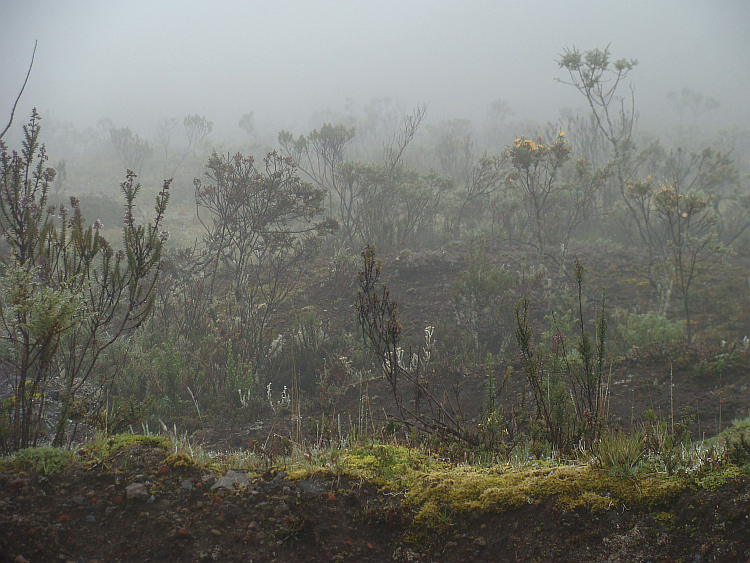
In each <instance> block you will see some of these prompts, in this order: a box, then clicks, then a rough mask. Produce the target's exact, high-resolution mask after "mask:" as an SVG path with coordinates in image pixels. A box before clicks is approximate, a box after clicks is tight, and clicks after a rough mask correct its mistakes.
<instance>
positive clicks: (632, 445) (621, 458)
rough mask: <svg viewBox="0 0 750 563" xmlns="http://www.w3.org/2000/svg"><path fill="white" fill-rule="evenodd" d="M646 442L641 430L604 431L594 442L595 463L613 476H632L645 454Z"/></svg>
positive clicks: (635, 473) (637, 469) (638, 468)
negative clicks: (595, 442) (597, 440)
mask: <svg viewBox="0 0 750 563" xmlns="http://www.w3.org/2000/svg"><path fill="white" fill-rule="evenodd" d="M646 451H647V450H646V442H645V439H644V434H643V432H642V431H637V430H636V431H632V432H625V431H623V430H619V431H615V432H604V433H603V434H602V437H601V439H600V440H599V442H598V443H597V444H596V447H595V450H594V455H595V458H596V461H597V464H598V466H599V467H601V468H602V469H607V470H609V472H610V473H611V474H612V475H613V476H615V477H621V478H633V477H635V476H636V475H637V473H638V471H639V470H640V468H641V465H642V464H643V461H644V458H645V456H646Z"/></svg>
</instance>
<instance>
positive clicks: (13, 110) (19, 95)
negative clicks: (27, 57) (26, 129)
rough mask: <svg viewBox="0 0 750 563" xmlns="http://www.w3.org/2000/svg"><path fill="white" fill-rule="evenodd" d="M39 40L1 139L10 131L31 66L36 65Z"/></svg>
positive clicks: (0, 135)
mask: <svg viewBox="0 0 750 563" xmlns="http://www.w3.org/2000/svg"><path fill="white" fill-rule="evenodd" d="M37 43H39V41H38V40H37V41H34V52H33V53H31V63H29V71H28V72H27V73H26V80H24V81H23V86H21V91H20V92H19V93H18V97H17V98H16V103H15V104H13V109H12V110H11V112H10V121H8V125H6V126H5V129H3V132H2V133H0V139H2V138H3V137H4V136H5V134H6V133H7V132H8V129H10V126H11V125H13V117H14V116H15V114H16V106H18V101H19V100H20V99H21V96H22V95H23V91H24V90H25V89H26V83H27V82H28V81H29V76H30V75H31V67H33V66H34V55H36V46H37Z"/></svg>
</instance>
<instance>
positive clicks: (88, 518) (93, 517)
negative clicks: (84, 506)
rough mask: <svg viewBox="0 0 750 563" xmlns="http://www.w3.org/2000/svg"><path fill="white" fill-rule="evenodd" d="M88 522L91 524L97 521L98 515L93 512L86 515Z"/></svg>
mask: <svg viewBox="0 0 750 563" xmlns="http://www.w3.org/2000/svg"><path fill="white" fill-rule="evenodd" d="M86 522H88V523H89V524H93V523H94V522H96V516H94V515H93V514H89V515H88V516H86Z"/></svg>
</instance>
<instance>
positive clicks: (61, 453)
mask: <svg viewBox="0 0 750 563" xmlns="http://www.w3.org/2000/svg"><path fill="white" fill-rule="evenodd" d="M72 460H73V452H71V451H70V450H64V449H61V448H51V447H49V446H44V447H40V448H24V449H21V450H18V451H17V452H16V453H15V455H14V456H13V465H14V466H15V467H16V469H19V470H31V471H34V472H35V473H39V474H41V475H45V476H46V475H53V474H55V473H59V472H60V471H63V470H65V469H67V468H68V467H70V465H71V462H72Z"/></svg>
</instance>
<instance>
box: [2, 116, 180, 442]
mask: <svg viewBox="0 0 750 563" xmlns="http://www.w3.org/2000/svg"><path fill="white" fill-rule="evenodd" d="M39 121H40V118H39V116H38V114H37V113H36V111H34V112H32V115H31V119H30V121H29V123H28V124H27V125H26V126H24V138H23V141H22V147H23V148H22V151H21V152H20V153H18V152H13V153H10V152H9V151H8V149H7V147H6V146H5V145H4V144H3V145H2V147H1V149H2V150H1V151H0V233H1V234H2V237H3V239H4V241H5V243H6V244H7V245H8V247H9V249H10V252H9V253H8V255H6V257H5V259H4V260H3V267H2V272H0V277H1V278H2V282H1V283H0V285H1V286H2V295H0V298H2V307H1V308H0V317H1V318H0V325H1V326H0V338H2V340H3V342H4V347H3V350H4V353H3V354H2V358H0V359H1V360H2V361H3V363H4V364H5V365H6V367H7V368H8V369H9V370H10V371H12V372H14V373H15V376H16V377H15V379H14V380H13V385H14V395H15V397H14V409H13V413H12V415H11V416H12V421H11V424H10V426H11V428H12V439H11V441H10V443H4V444H2V447H3V448H4V449H17V448H22V447H26V446H29V445H34V444H35V443H36V440H37V438H38V436H39V435H40V434H42V433H46V432H47V429H45V428H43V427H42V425H40V423H39V422H40V421H42V420H43V419H44V417H43V414H44V412H43V411H44V405H45V404H46V403H45V395H46V393H47V392H48V391H50V388H49V385H50V382H52V381H56V382H59V383H58V384H59V386H60V388H59V389H58V391H59V393H60V395H61V396H62V405H61V406H62V409H61V412H60V414H59V416H58V417H57V420H55V421H53V424H54V426H55V428H54V437H53V443H54V444H55V445H60V444H62V443H63V442H64V440H65V434H66V428H67V422H68V419H69V414H70V410H71V408H72V405H73V404H74V402H75V396H76V394H77V393H78V392H79V391H81V389H82V388H83V387H84V385H85V384H86V382H87V380H88V379H89V378H90V376H91V375H92V373H93V371H94V366H95V365H96V364H97V362H98V361H99V359H100V357H101V355H102V353H103V351H104V350H105V349H106V348H108V347H109V346H110V345H111V344H112V343H113V342H115V341H116V340H117V339H118V338H120V337H121V336H122V335H123V334H125V333H127V332H129V331H131V330H133V329H135V328H137V327H138V326H139V325H140V324H141V323H142V322H143V320H144V319H145V318H146V316H147V315H148V313H149V311H150V309H151V306H152V304H153V297H154V287H155V283H156V279H157V277H158V272H159V269H160V264H161V247H162V244H163V242H164V241H165V240H166V239H167V237H168V233H167V232H166V231H163V230H161V221H162V220H163V217H164V213H165V211H166V206H167V202H168V200H169V191H168V190H169V184H170V182H169V181H166V182H165V183H164V187H163V189H162V191H161V192H159V195H158V196H157V198H156V207H155V220H154V223H152V224H149V225H137V224H136V223H135V219H134V210H135V207H136V198H137V194H138V192H139V190H140V185H139V184H136V183H135V174H134V173H133V172H131V171H128V173H127V176H126V180H125V182H123V183H122V184H121V189H122V193H123V196H124V199H125V222H124V226H123V230H122V248H121V249H120V250H117V251H115V249H113V248H112V247H111V246H110V244H109V243H108V242H107V241H106V240H105V239H104V237H103V236H102V235H101V234H100V229H101V223H100V222H98V221H97V222H95V223H94V224H92V225H91V226H89V227H85V226H84V221H83V213H82V210H81V208H80V204H79V201H78V199H76V198H75V197H71V198H70V209H69V208H67V207H66V206H64V205H60V206H59V207H58V206H55V205H52V206H49V207H48V206H47V204H48V195H49V189H50V183H51V182H52V180H53V179H54V176H55V171H54V170H53V169H52V168H45V162H46V160H47V155H46V151H45V149H44V146H43V145H41V144H40V133H41V128H40V124H39ZM29 385H30V386H29ZM103 386H104V382H102V381H98V382H96V383H95V388H98V389H99V390H101V388H102V387H103ZM99 399H100V400H101V399H102V397H101V395H100V397H99Z"/></svg>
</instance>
